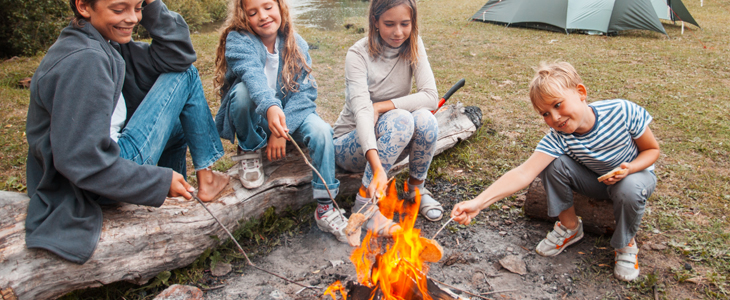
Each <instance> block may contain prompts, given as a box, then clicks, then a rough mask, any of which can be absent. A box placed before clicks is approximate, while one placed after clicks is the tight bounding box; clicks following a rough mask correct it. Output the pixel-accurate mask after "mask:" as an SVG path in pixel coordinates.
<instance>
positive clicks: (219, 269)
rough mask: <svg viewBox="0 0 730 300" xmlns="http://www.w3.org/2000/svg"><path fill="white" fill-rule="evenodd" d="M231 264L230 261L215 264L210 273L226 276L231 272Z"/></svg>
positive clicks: (216, 275)
mask: <svg viewBox="0 0 730 300" xmlns="http://www.w3.org/2000/svg"><path fill="white" fill-rule="evenodd" d="M231 269H232V268H231V264H228V263H217V264H215V268H213V269H212V270H210V275H213V276H215V277H221V276H226V275H228V273H230V272H231Z"/></svg>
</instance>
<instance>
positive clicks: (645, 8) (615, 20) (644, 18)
mask: <svg viewBox="0 0 730 300" xmlns="http://www.w3.org/2000/svg"><path fill="white" fill-rule="evenodd" d="M578 1H580V0H578ZM630 29H647V30H652V31H656V32H661V33H663V34H667V32H666V31H664V26H662V22H661V21H659V17H658V16H657V15H656V12H655V11H654V6H652V4H651V2H649V1H648V0H647V1H638V0H623V1H621V0H618V1H616V2H615V4H614V7H613V14H612V15H611V21H610V22H609V25H608V31H607V32H616V31H621V30H630Z"/></svg>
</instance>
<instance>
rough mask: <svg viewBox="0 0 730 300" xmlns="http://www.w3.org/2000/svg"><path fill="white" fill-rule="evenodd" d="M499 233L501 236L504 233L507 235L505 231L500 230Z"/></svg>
mask: <svg viewBox="0 0 730 300" xmlns="http://www.w3.org/2000/svg"><path fill="white" fill-rule="evenodd" d="M499 235H501V236H505V235H507V232H506V231H500V232H499Z"/></svg>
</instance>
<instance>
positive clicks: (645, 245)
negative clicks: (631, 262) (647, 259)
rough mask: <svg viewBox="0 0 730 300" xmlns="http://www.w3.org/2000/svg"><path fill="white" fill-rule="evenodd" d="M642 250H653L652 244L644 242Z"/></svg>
mask: <svg viewBox="0 0 730 300" xmlns="http://www.w3.org/2000/svg"><path fill="white" fill-rule="evenodd" d="M641 250H644V251H649V250H651V244H648V243H644V244H643V245H641Z"/></svg>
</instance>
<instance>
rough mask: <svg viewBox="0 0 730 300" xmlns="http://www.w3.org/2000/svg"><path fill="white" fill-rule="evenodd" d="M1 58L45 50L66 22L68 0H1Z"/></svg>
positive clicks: (28, 54) (69, 10) (68, 18)
mask: <svg viewBox="0 0 730 300" xmlns="http://www.w3.org/2000/svg"><path fill="white" fill-rule="evenodd" d="M0 7H2V8H3V9H2V10H0V19H2V20H5V21H3V22H2V23H0V57H11V56H15V55H26V56H30V55H35V54H36V53H38V52H39V51H45V50H46V49H48V47H50V46H51V45H52V44H53V42H55V41H56V38H58V34H59V32H61V29H62V28H63V27H65V26H66V25H68V22H69V21H70V16H71V15H72V13H71V9H69V8H68V1H67V0H23V1H18V0H0Z"/></svg>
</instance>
